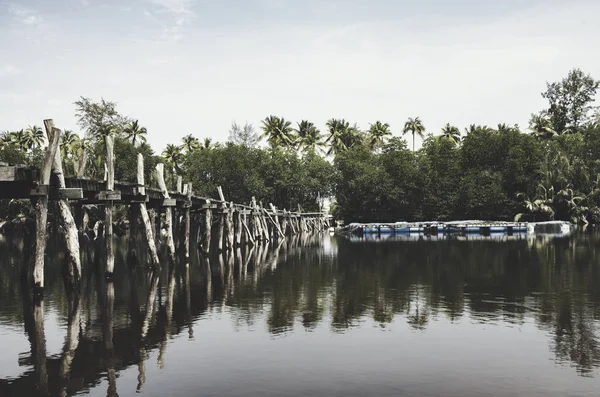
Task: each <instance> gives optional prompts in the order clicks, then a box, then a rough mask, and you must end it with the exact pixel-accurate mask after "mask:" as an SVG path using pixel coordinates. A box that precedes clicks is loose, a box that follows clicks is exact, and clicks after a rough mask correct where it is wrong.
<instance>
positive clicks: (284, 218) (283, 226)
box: [281, 210, 288, 236]
mask: <svg viewBox="0 0 600 397" xmlns="http://www.w3.org/2000/svg"><path fill="white" fill-rule="evenodd" d="M287 228H288V214H287V211H286V210H283V215H282V219H281V231H282V232H283V234H284V235H286V236H287V235H288V230H287Z"/></svg>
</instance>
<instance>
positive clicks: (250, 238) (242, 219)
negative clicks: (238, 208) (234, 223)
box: [240, 212, 255, 246]
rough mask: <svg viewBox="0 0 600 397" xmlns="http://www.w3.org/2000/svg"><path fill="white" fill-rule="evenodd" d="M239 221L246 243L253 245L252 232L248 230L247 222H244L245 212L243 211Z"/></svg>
mask: <svg viewBox="0 0 600 397" xmlns="http://www.w3.org/2000/svg"><path fill="white" fill-rule="evenodd" d="M240 221H241V223H242V227H243V229H244V231H245V236H246V241H247V242H248V244H250V246H254V244H255V243H254V236H253V235H252V232H251V231H250V228H248V224H247V223H246V213H245V212H244V213H243V214H242V216H241V219H240Z"/></svg>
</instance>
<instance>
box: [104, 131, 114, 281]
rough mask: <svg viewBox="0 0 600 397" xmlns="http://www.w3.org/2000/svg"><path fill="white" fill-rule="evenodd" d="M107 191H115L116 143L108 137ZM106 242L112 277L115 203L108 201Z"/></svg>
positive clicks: (105, 214) (109, 274) (109, 272)
mask: <svg viewBox="0 0 600 397" xmlns="http://www.w3.org/2000/svg"><path fill="white" fill-rule="evenodd" d="M106 169H107V174H106V190H107V191H108V192H112V191H114V190H115V158H114V141H113V137H112V136H110V135H107V136H106ZM104 240H105V243H106V275H107V276H108V277H110V276H112V274H113V273H114V271H115V252H114V247H113V202H112V200H108V201H107V202H106V205H105V206H104Z"/></svg>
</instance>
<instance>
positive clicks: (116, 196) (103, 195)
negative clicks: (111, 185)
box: [94, 191, 121, 201]
mask: <svg viewBox="0 0 600 397" xmlns="http://www.w3.org/2000/svg"><path fill="white" fill-rule="evenodd" d="M94 197H95V198H96V200H98V201H120V200H121V192H120V191H104V192H98V193H96V195H95V196H94Z"/></svg>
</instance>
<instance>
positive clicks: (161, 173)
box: [156, 163, 175, 261]
mask: <svg viewBox="0 0 600 397" xmlns="http://www.w3.org/2000/svg"><path fill="white" fill-rule="evenodd" d="M156 179H157V181H158V186H159V187H160V190H161V191H162V195H163V198H165V199H169V198H171V196H170V195H169V191H168V190H167V185H166V184H165V166H164V164H162V163H159V164H157V165H156ZM165 225H166V227H167V247H168V249H169V258H170V259H171V260H172V261H175V241H174V239H173V210H172V209H171V207H166V209H165Z"/></svg>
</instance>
